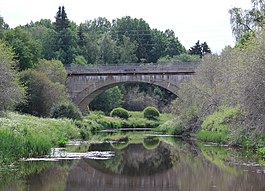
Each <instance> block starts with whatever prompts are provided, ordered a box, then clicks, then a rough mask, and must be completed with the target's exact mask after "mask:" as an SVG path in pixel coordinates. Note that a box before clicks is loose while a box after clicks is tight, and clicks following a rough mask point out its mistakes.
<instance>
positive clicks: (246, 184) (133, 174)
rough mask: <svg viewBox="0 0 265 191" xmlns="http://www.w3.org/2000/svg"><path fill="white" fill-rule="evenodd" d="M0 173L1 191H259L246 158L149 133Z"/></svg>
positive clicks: (262, 170) (257, 173)
mask: <svg viewBox="0 0 265 191" xmlns="http://www.w3.org/2000/svg"><path fill="white" fill-rule="evenodd" d="M74 143H75V144H71V145H69V146H67V148H65V149H54V150H53V152H52V154H51V156H49V157H46V158H38V159H24V160H22V161H20V162H19V164H16V165H11V166H9V167H8V168H4V169H0V178H1V179H0V190H5V191H9V190H10V191H64V190H66V191H83V190H84V191H85V190H89V191H264V190H265V166H263V165H262V163H263V161H262V160H260V161H258V160H259V159H256V157H255V156H253V155H252V154H251V153H247V152H243V151H237V150H235V149H231V148H228V147H217V146H212V145H205V144H202V143H196V142H194V141H183V140H181V139H178V138H174V137H167V136H157V135H151V134H144V133H141V134H136V135H135V134H132V133H131V134H122V135H116V134H111V135H107V136H106V137H105V138H104V136H98V137H96V138H94V139H93V140H92V141H90V142H86V143H82V144H81V145H79V144H77V143H76V142H74Z"/></svg>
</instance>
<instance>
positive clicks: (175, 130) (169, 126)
mask: <svg viewBox="0 0 265 191" xmlns="http://www.w3.org/2000/svg"><path fill="white" fill-rule="evenodd" d="M155 131H158V132H162V133H167V134H170V135H182V134H183V133H184V127H183V124H182V122H181V120H180V119H179V118H174V119H170V120H168V121H166V122H164V123H163V124H161V125H159V126H158V127H157V128H155Z"/></svg>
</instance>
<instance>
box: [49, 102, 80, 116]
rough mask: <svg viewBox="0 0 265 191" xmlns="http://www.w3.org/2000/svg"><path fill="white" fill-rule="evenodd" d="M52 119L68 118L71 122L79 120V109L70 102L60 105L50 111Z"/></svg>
mask: <svg viewBox="0 0 265 191" xmlns="http://www.w3.org/2000/svg"><path fill="white" fill-rule="evenodd" d="M50 115H51V117H52V118H68V119H73V120H81V119H82V114H81V112H80V111H79V109H78V108H77V107H76V106H75V105H74V104H73V103H71V102H68V103H60V104H58V105H56V106H54V107H53V108H52V110H51V114H50Z"/></svg>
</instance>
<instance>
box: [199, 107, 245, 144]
mask: <svg viewBox="0 0 265 191" xmlns="http://www.w3.org/2000/svg"><path fill="white" fill-rule="evenodd" d="M241 116H242V113H241V112H240V110H239V107H230V108H225V107H223V108H221V109H220V110H219V111H216V112H214V113H212V114H211V115H208V116H207V117H206V118H205V119H204V120H203V123H202V125H201V130H200V131H199V132H198V134H197V137H198V138H199V139H200V140H202V141H207V142H216V143H228V142H229V141H230V138H231V136H232V133H233V128H234V127H235V126H236V124H234V125H233V126H231V125H232V122H235V121H238V119H239V118H240V117H241Z"/></svg>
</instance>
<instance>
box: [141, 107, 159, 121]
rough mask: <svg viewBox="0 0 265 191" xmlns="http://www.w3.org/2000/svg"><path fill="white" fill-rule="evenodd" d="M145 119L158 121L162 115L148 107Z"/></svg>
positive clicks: (145, 110)
mask: <svg viewBox="0 0 265 191" xmlns="http://www.w3.org/2000/svg"><path fill="white" fill-rule="evenodd" d="M143 112H144V118H147V119H157V118H158V117H159V115H160V113H159V111H158V110H157V109H156V108H155V107H152V106H148V107H146V108H145V109H144V111H143Z"/></svg>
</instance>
